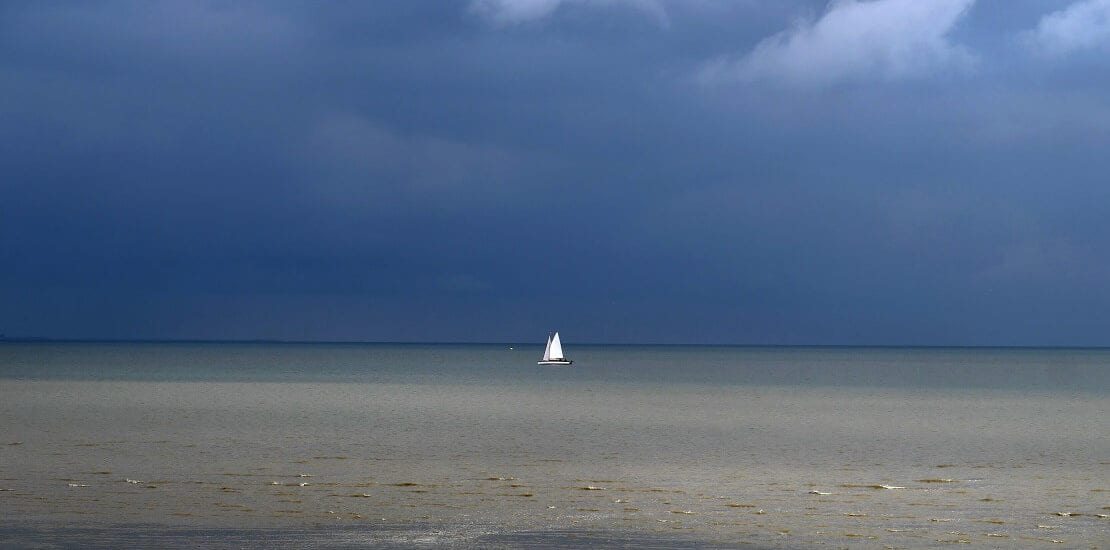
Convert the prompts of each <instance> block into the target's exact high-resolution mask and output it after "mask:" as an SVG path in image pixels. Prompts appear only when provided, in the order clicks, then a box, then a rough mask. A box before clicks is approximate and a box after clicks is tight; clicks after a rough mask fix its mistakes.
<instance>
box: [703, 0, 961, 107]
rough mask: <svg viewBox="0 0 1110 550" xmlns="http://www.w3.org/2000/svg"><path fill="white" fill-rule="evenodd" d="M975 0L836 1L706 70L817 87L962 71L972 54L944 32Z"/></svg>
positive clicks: (717, 74) (719, 74)
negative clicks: (820, 12) (816, 14)
mask: <svg viewBox="0 0 1110 550" xmlns="http://www.w3.org/2000/svg"><path fill="white" fill-rule="evenodd" d="M974 3H975V0H936V1H929V2H922V1H920V0H873V1H860V0H838V1H835V2H833V3H831V4H830V5H829V7H828V9H827V10H826V11H825V13H824V14H823V15H822V16H821V17H820V18H819V19H817V20H816V21H812V20H801V21H798V22H797V23H796V24H795V25H794V27H793V28H791V29H788V30H785V31H783V32H780V33H778V34H776V35H774V36H771V37H769V38H766V39H764V40H763V41H761V42H760V43H759V44H758V45H756V47H755V48H754V49H753V50H752V51H751V52H750V53H748V54H747V55H745V56H743V57H742V58H740V59H738V60H728V59H722V60H718V61H716V62H714V63H713V64H711V66H710V67H708V68H707V72H706V74H707V76H710V77H712V78H720V77H724V78H738V79H740V80H743V81H757V80H772V81H780V82H786V83H790V84H802V85H818V86H820V85H826V84H830V83H833V82H836V81H841V80H847V79H881V80H890V79H900V78H908V77H918V76H922V75H927V74H931V73H934V72H936V71H941V70H953V69H954V70H965V69H968V68H970V67H971V66H972V65H973V64H974V62H975V57H974V56H973V55H972V54H971V53H970V52H969V51H968V50H966V49H965V48H963V47H961V46H959V45H956V44H953V43H952V41H951V40H950V38H949V35H950V33H951V32H952V29H953V28H954V27H955V26H956V24H957V23H959V21H960V20H961V19H962V18H963V17H964V15H965V14H966V13H967V12H968V10H969V9H970V8H971V7H972V5H973V4H974Z"/></svg>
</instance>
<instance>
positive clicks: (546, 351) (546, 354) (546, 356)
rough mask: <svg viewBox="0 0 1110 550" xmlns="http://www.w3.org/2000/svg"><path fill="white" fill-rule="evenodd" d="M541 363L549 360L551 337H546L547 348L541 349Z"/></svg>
mask: <svg viewBox="0 0 1110 550" xmlns="http://www.w3.org/2000/svg"><path fill="white" fill-rule="evenodd" d="M542 360H543V361H550V360H551V335H550V334H548V335H547V347H546V348H544V349H543V359H542Z"/></svg>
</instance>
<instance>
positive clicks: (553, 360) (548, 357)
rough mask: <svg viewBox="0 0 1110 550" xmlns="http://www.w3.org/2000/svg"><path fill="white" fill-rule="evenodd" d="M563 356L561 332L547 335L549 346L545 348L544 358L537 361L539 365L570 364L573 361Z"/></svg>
mask: <svg viewBox="0 0 1110 550" xmlns="http://www.w3.org/2000/svg"><path fill="white" fill-rule="evenodd" d="M573 362H574V361H571V360H570V359H567V358H566V357H563V344H562V343H561V342H559V333H558V332H556V333H555V334H554V335H551V334H548V335H547V348H545V349H544V350H543V359H540V360H539V361H536V364H537V365H569V364H571V363H573Z"/></svg>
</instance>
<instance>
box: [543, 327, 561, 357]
mask: <svg viewBox="0 0 1110 550" xmlns="http://www.w3.org/2000/svg"><path fill="white" fill-rule="evenodd" d="M563 359H565V358H564V357H563V344H562V343H561V342H559V333H558V332H556V333H555V336H552V337H551V341H550V342H548V344H547V353H544V360H555V361H561V360H563Z"/></svg>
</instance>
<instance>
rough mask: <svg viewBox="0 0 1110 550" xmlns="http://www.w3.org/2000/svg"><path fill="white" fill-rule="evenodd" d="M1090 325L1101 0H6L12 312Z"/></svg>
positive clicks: (506, 329)
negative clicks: (374, 0)
mask: <svg viewBox="0 0 1110 550" xmlns="http://www.w3.org/2000/svg"><path fill="white" fill-rule="evenodd" d="M551 329H559V330H560V331H561V332H562V334H563V339H564V341H565V342H567V344H568V346H571V345H573V343H575V342H644V343H654V342H660V343H737V344H882V345H902V344H913V345H1103V346H1105V345H1110V0H978V1H976V0H871V1H863V0H858V1H857V0H834V1H831V2H827V1H825V0H732V1H729V0H466V1H464V0H456V1H447V0H443V1H421V0H405V1H403V2H392V1H382V2H327V3H317V2H303V3H302V2H280V1H259V2H249V1H236V2H225V1H220V2H209V1H181V2H147V1H134V2H82V1H75V2H51V1H26V2H21V1H8V2H3V3H0V333H4V334H6V335H7V336H8V337H18V336H39V337H54V338H113V339H115V338H171V339H178V338H183V339H193V338H198V339H254V338H261V339H271V338H272V339H296V340H360V341H364V340H369V341H509V342H512V341H538V342H541V343H542V342H543V340H544V335H545V334H546V332H547V331H548V330H551Z"/></svg>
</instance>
